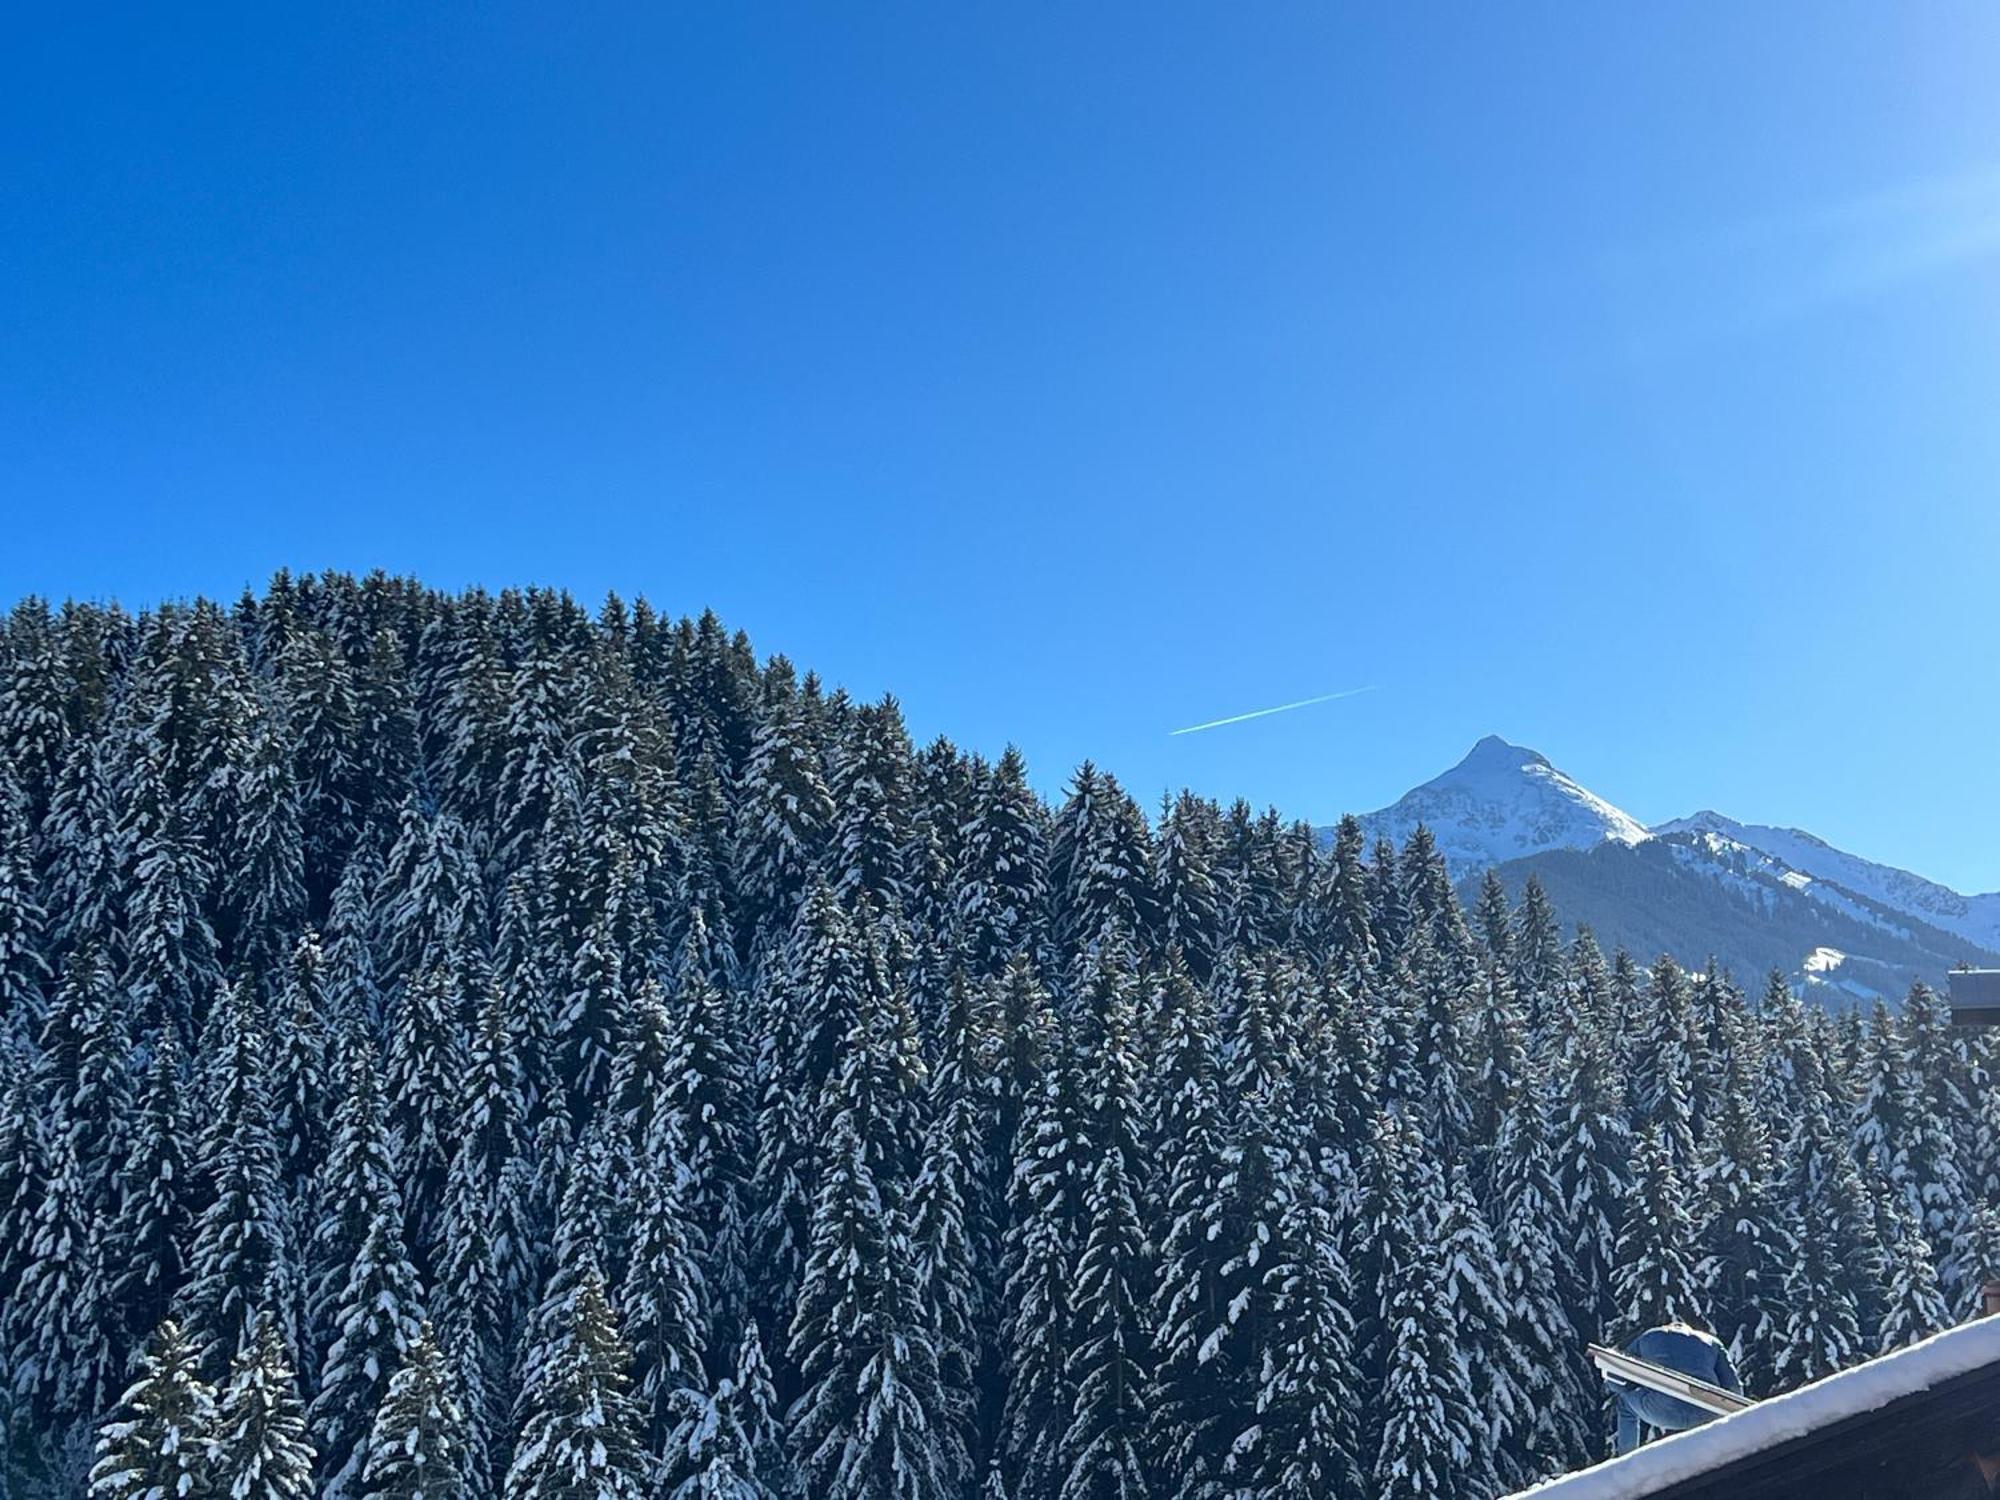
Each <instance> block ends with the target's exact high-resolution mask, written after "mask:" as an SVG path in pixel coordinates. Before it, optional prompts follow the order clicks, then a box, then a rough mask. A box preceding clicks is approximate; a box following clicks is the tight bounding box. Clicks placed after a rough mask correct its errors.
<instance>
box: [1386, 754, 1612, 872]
mask: <svg viewBox="0 0 2000 1500" xmlns="http://www.w3.org/2000/svg"><path fill="white" fill-rule="evenodd" d="M1419 823H1422V824H1423V825H1424V826H1425V827H1427V828H1429V829H1430V831H1431V834H1432V836H1433V837H1435V838H1436V839H1437V842H1438V848H1439V849H1440V850H1441V851H1442V852H1443V854H1444V857H1445V861H1446V863H1447V864H1449V865H1450V866H1451V870H1452V873H1453V874H1454V875H1459V876H1463V875H1466V874H1468V873H1476V872H1477V871H1480V870H1483V869H1485V868H1487V867H1488V866H1489V865H1497V864H1504V863H1506V862H1507V861H1508V860H1512V859H1521V858H1524V857H1526V856H1528V855H1532V854H1540V853H1543V852H1544V851H1546V850H1550V849H1592V848H1595V847H1596V846H1597V845H1599V844H1603V843H1614V844H1625V845H1632V844H1641V843H1644V842H1645V841H1646V839H1647V838H1648V837H1650V835H1649V834H1648V833H1647V832H1646V829H1645V827H1644V825H1642V824H1641V823H1640V822H1639V821H1638V820H1637V819H1636V818H1634V817H1632V816H1631V815H1630V814H1629V813H1626V812H1624V811H1623V810H1622V809H1620V808H1617V807H1614V806H1612V805H1611V804H1610V803H1609V802H1606V801H1605V800H1604V799H1603V798H1602V797H1600V796H1598V795H1597V794H1596V793H1595V792H1592V791H1590V790H1588V789H1587V788H1585V787H1583V786H1580V785H1578V784H1577V783H1576V782H1575V781H1573V780H1572V779H1571V778H1570V777H1568V776H1566V775H1564V774H1563V773H1562V772H1561V771H1559V770H1557V769H1556V768H1555V767H1554V766H1552V765H1550V764H1549V762H1548V759H1547V758H1546V757H1545V756H1542V755H1539V754H1537V753H1536V752H1535V751H1533V750H1528V749H1524V748H1523V747H1522V746H1520V745H1510V744H1508V743H1507V741H1505V740H1503V739H1501V738H1500V737H1499V736H1498V735H1492V734H1489V735H1488V736H1487V737H1486V738H1485V739H1483V740H1481V741H1480V742H1479V743H1478V744H1476V745H1474V746H1473V747H1472V753H1471V754H1469V755H1467V756H1466V757H1465V759H1464V760H1462V761H1460V762H1459V763H1458V764H1457V765H1455V766H1453V767H1452V768H1451V769H1450V770H1449V771H1446V772H1445V773H1444V774H1443V775H1442V776H1439V777H1436V778H1435V779H1433V780H1431V781H1427V782H1425V783H1424V784H1423V785H1422V786H1420V787H1417V788H1416V789H1415V790H1414V791H1411V792H1408V793H1406V794H1405V795H1404V796H1403V797H1402V798H1400V799H1399V800H1398V801H1397V802H1395V803H1394V804H1393V805H1392V806H1389V807H1385V808H1383V809H1382V810H1381V811H1379V812H1374V813H1370V814H1368V815H1367V816H1366V817H1364V818H1363V819H1362V820H1361V825H1362V827H1363V828H1365V829H1366V830H1367V831H1368V833H1369V835H1370V836H1371V837H1377V836H1384V835H1386V836H1387V837H1388V838H1391V839H1393V840H1395V842H1396V843H1397V844H1399V845H1400V844H1401V843H1402V842H1403V840H1405V839H1407V838H1408V837H1409V836H1410V834H1411V833H1412V832H1413V831H1414V830H1415V828H1416V826H1417V825H1418V824H1419Z"/></svg>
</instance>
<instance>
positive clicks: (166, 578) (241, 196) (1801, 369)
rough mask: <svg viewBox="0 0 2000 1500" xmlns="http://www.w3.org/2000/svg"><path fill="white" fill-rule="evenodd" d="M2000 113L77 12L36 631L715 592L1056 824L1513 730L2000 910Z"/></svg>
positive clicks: (1720, 81)
mask: <svg viewBox="0 0 2000 1500" xmlns="http://www.w3.org/2000/svg"><path fill="white" fill-rule="evenodd" d="M1996 76H2000V10H1996V9H1994V8H1993V7H1991V6H1985V5H1973V4H1957V3H1946V4H1940V5H1936V6H1926V7H1923V8H1922V9H1921V10H1920V11H1919V10H1901V9H1893V8H1882V7H1879V6H1858V5H1844V4H1826V3H1812V4H1795V5H1788V4H1779V3H1771V4H1762V5H1756V6H1725V5H1720V4H1714V5H1707V4H1703V5H1687V6H1618V7H1604V6H1588V5H1577V6H1561V5H1550V6H1535V7H1526V8H1523V7H1517V6H1508V7H1501V6H1489V7H1454V8H1452V9H1451V10H1450V11H1449V13H1448V14H1447V12H1445V11H1441V10H1438V9H1437V8H1435V7H1384V6H1337V5H1329V4H1325V3H1319V4H1311V5H1284V4H1259V5H1253V6H1228V7H1224V6H1219V5H1200V6H1188V5H1160V4H1147V5H1138V4H1130V5H1124V4H1109V3H1107V4H1094V5H1088V6H1055V5H1021V6H1005V7H1003V6H956V5H946V6H936V5H923V6H919V5H890V4H884V5H867V6H826V5H811V6H808V5H793V4H780V3H771V4H760V5H751V6H720V5H714V6H711V5H689V6H632V7H616V6H601V5H588V4H586V5H579V6H547V5H540V6H531V5H525V4H505V3H502V4H482V5H479V6H469V5H436V6H423V7H408V6H389V5H357V6H343V7H325V8H314V7H288V6H269V5H259V6H246V7H242V8H240V9H237V8H206V7H200V6H193V7H158V6H152V7H144V8H136V9H133V10H131V11H129V12H121V11H119V10H118V9H116V8H109V9H106V8H96V7H92V8H87V9H82V10H80V9H78V8H75V7H61V6H43V7H36V8H32V11H31V12H28V13H23V14H22V15H21V16H20V17H18V18H16V20H15V21H14V23H13V25H12V26H11V27H10V31H9V39H8V45H7V47H6V48H5V49H4V52H0V160H4V163H5V167H4V170H3V171H0V518H3V519H4V522H5V533H4V534H5V536H6V545H5V546H4V547H0V599H7V600H11V599H13V598H17V597H19V596H20V595H22V594H24V593H27V592H38V593H44V594H49V595H54V596H61V595H64V594H76V595H80V596H99V597H101V596H116V597H119V598H122V599H124V600H127V601H128V602H133V603H140V602H145V601H149V600H153V599H157V598H159V597H161V596H163V595H179V594H185V593H189V592H193V591H197V590H203V591H210V592H216V591H220V592H224V593H226V594H231V595H233V594H234V593H235V592H236V591H237V590H238V589H239V588H240V587H241V586H242V585H243V584H244V583H245V582H246V581H261V580H262V579H263V578H264V577H266V576H267V575H268V574H269V573H270V571H271V570H272V569H273V568H275V567H277V566H279V565H290V566H292V567H294V568H314V567H320V566H336V567H345V568H356V569H363V568H369V567H375V566H380V567H384V568H388V569H392V570H408V571H414V572H416V573H418V574H421V575H422V576H423V577H425V578H426V579H428V580H430V581H432V582H435V583H437V584H440V585H446V586H457V585H461V584H465V583H469V582H480V583H485V584H488V585H500V584H504V583H516V582H529V581H536V582H543V583H550V584H557V585H562V586H566V587H569V588H571V589H572V590H574V591H576V592H577V593H578V594H580V595H582V596H585V597H588V598H595V597H597V596H599V595H601V594H602V593H603V592H604V591H605V590H607V589H611V588H616V589H618V590H620V591H622V592H626V593H628V594H630V593H638V592H644V593H646V594H647V595H649V596H650V597H651V598H653V599H654V600H655V601H656V602H657V603H659V604H661V605H662V606H664V607H668V608H671V609H675V610H680V609H694V608H699V607H700V606H701V605H703V604H713V605H714V606H715V607H716V608H717V609H718V610H720V611H721V612H722V613H723V614H724V615H725V616H726V617H727V618H728V619H729V620H730V621H731V622H733V623H736V624H740V625H742V626H743V627H745V628H747V629H748V630H750V632H751V633H752V635H753V637H754V638H755V640H756V641H757V643H758V644H759V646H760V647H762V648H764V649H767V650H779V649H781V650H784V651H785V652H787V653H788V654H789V655H791V656H792V657H793V658H794V659H795V660H797V661H799V662H801V663H802V664H805V665H810V666H814V667H816V668H817V669H818V670H820V672H821V673H822V674H823V675H824V676H826V677H827V678H829V679H830V680H833V681H837V682H841V683H844V684H846V685H848V686H849V687H850V688H851V689H853V690H854V691H856V692H859V693H863V694H871V695H872V694H875V693H878V692H881V691H883V690H894V691H896V692H897V693H898V694H899V695H900V696H901V697H902V699H903V701H904V703H905V707H906V710H907V712H908V715H909V718H910V720H911V724H912V727H913V729H914V730H915V731H916V732H918V733H919V734H921V735H929V734H933V733H938V732H945V733H949V734H951V735H952V736H953V737H955V738H957V739H958V740H960V741H961V742H963V743H965V744H968V745H971V746H977V747H981V748H985V749H987V750H997V749H998V748H999V747H1000V746H1001V745H1002V744H1004V743H1005V742H1006V741H1008V740H1010V739H1012V740H1014V741H1017V742H1018V743H1020V744H1021V745H1022V747H1023V748H1024V749H1025V750H1026V752H1027V753H1028V755H1029V757H1030V761H1031V764H1032V766H1033V767H1034V769H1035V771H1036V774H1037V777H1038V779H1039V780H1040V781H1041V782H1042V783H1043V785H1044V786H1045V787H1048V788H1050V789H1051V790H1053V789H1055V788H1056V787H1058V786H1059V784H1060V782H1061V781H1062V779H1063V778H1064V777H1065V776H1066V775H1067V772H1068V770H1069V768H1070V767H1071V766H1073V765H1074V764H1075V763H1076V762H1077V761H1079V760H1081V759H1082V758H1084V757H1085V756H1090V757H1093V758H1095V759H1096V760H1097V761H1099V762H1100V763H1101V764H1104V765H1106V766H1108V767H1110V768H1111V769H1113V770H1115V771H1117V772H1118V773H1119V774H1120V775H1121V776H1122V777H1123V778H1124V779H1125V780H1126V782H1127V784H1128V785H1130V786H1131V787H1133V788H1134V790H1136V791H1138V792H1140V793H1141V794H1142V795H1144V796H1147V797H1151V796H1153V795H1155V794H1157V793H1158V792H1159V791H1161V790H1162V789H1164V788H1167V787H1178V786H1180V785H1182V784H1189V785H1192V786H1194V787H1196V788H1197V789H1199V790H1201V791H1204V792H1208V793H1212V794H1216V795H1219V796H1225V797H1228V796H1234V795H1237V794H1242V795H1245V796H1248V797H1250V798H1251V799H1253V801H1256V802H1258V803H1259V804H1262V803H1265V802H1275V803H1277V804H1278V805H1279V806H1280V807H1281V808H1283V809H1284V810H1285V811H1287V812H1288V813H1292V814H1299V815H1307V816H1311V817H1314V818H1315V819H1321V818H1326V817H1329V816H1331V815H1333V814H1336V813H1338V812H1339V811H1341V810H1342V809H1344V808H1349V807H1353V808H1368V807H1373V806H1376V805H1379V804H1381V803H1383V802H1386V801H1388V800H1389V799H1391V798H1392V797H1394V796H1396V795H1397V794H1399V793H1400V792H1401V791H1403V790H1404V789H1405V788H1406V787H1407V786H1408V785H1410V784H1411V783H1412V782H1414V781H1416V780H1419V779H1422V778H1423V777H1425V776H1428V775H1430V774H1431V773H1433V772H1435V771H1437V770H1439V769H1441V768H1442V767H1443V766H1445V765H1446V764H1449V763H1450V762H1452V761H1454V760H1456V759H1457V758H1458V756H1459V755H1461V754H1462V753H1463V752H1464V750H1465V749H1466V748H1467V747H1468V746H1469V745H1470V744H1471V743H1472V741H1473V740H1474V739H1476V738H1477V737H1478V736H1480V735H1481V734H1484V733H1486V732H1488V731H1497V732H1499V733H1502V734H1504V735H1506V736H1507V737H1509V738H1511V739H1514V740H1517V741H1521V742H1524V743H1528V744H1531V745H1534V746H1536V747H1538V748H1540V749H1541V750H1543V751H1544V752H1546V753H1547V754H1548V755H1549V756H1550V757H1551V758H1552V759H1554V760H1555V761H1556V762H1557V763H1558V764H1559V765H1562V766H1564V767H1565V768H1566V769H1568V770H1570V771H1571V772H1572V773H1573V774H1575V775H1576V776H1577V777H1578V778H1579V779H1581V780H1583V781H1584V782H1585V783H1586V784H1588V785H1590V786H1592V787H1594V788H1595V789H1597V790H1599V791H1601V792H1602V793H1604V794H1605V795H1607V796H1609V797H1611V798H1612V799H1613V800H1615V801H1618V802H1620V803H1621V804H1622V805H1624V806H1626V807H1627V808H1628V809H1629V810H1630V811H1632V812H1633V813H1634V814H1635V815H1637V816H1639V817H1642V818H1644V819H1647V820H1655V819H1659V818H1665V817H1670V816H1675V815H1679V814H1683V813H1686V812H1689V811H1692V810H1694V809H1695V808H1697V807H1702V806H1713V807H1716V808H1719V809H1721V810H1723V811H1725V812H1728V813H1730V814H1732V815H1734V816H1738V817H1743V818H1747V819H1755V820H1761V821H1773V822H1785V823H1796V824H1799V825H1802V826H1805V827H1807V828H1810V829H1812V830H1814V831H1816V832H1818V833H1820V834H1822V835H1823V836H1825V837H1827V838H1830V839H1832V840H1834V841H1835V842H1837V843H1841V844H1843V845H1845V846H1847V847H1850V848H1853V849H1854V850H1856V851H1858V852H1860V853H1864V854H1868V855H1872V856H1875V857H1879V858H1886V859H1891V860H1894V861H1897V862H1899V863H1904V864H1907V865H1910V866H1912V867H1915V868H1918V869H1920V870H1922V871H1924V872H1926V873H1929V874H1932V875H1934V876H1937V877H1938V878H1942V879H1945V880H1948V881H1951V882H1953V883H1955V884H1957V885H1959V886H1960V887H1961V888H1978V889H1990V888H1994V887H2000V838H1996V837H1995V830H1996V829H2000V774H1996V765H1995V744H1996V740H2000V685H1996V677H2000V673H1996V656H2000V609H1996V600H1995V580H1996V578H2000V480H1996V476H2000V422H1996V420H1995V418H1994V395H1995V392H1996V390H2000V94H1996V92H1995V90H1994V88H1993V86H1992V80H1993V78H1994V77H1996ZM1364 685H1373V686H1375V687H1376V688H1377V691H1374V692H1370V693H1366V694H1362V695H1358V696H1353V697H1348V698H1342V699H1339V700H1337V701H1332V702H1327V703H1323V704H1319V705H1316V706H1314V707H1310V708H1304V709H1300V710H1297V711H1295V712H1292V713H1287V714H1279V715H1273V716H1269V717H1265V718H1261V719H1256V720H1251V721H1246V722H1243V723H1240V724H1236V725H1232V726H1229V727H1225V728H1220V729H1215V730H1211V731H1207V732H1204V733H1200V734H1193V735H1180V736H1173V735H1170V734H1169V731H1170V730H1172V729H1175V728H1179V727H1183V726H1186V725H1190V724H1193V723H1197V722H1201V721H1205V720H1210V719H1215V718H1221V717H1226V716H1230V715H1233V714H1236V713H1241V712H1244V711H1247V710H1251V709H1256V708H1261V707H1266V706H1269V705H1273V704H1278V703H1286V702H1292V701H1296V700H1300V699H1304V698H1309V697H1314V696H1317V695H1320V694H1325V693H1332V692H1337V691H1341V690H1344V689H1348V688H1353V687H1359V686H1364Z"/></svg>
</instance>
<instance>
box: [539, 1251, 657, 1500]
mask: <svg viewBox="0 0 2000 1500" xmlns="http://www.w3.org/2000/svg"><path fill="white" fill-rule="evenodd" d="M630 1359H631V1356H630V1353H629V1351H628V1350H627V1349H626V1347H625V1341H624V1338H623V1337H622V1335H621V1334H620V1333H619V1330H618V1319H617V1316H616V1314H615V1313H614V1312H613V1311H612V1308H611V1304H610V1302H609V1301H608V1300H607V1299H606V1297H605V1292H604V1278H603V1276H601V1275H600V1274H599V1273H598V1271H597V1269H596V1268H595V1267H594V1266H588V1265H586V1266H584V1267H582V1268H581V1269H580V1271H579V1272H578V1275H577V1278H576V1293H575V1295H574V1297H572V1298H571V1299H569V1302H568V1305H567V1307H566V1308H565V1309H564V1311H563V1313H562V1314H561V1327H560V1329H559V1330H558V1331H557V1334H556V1337H555V1339H554V1341H553V1344H552V1347H551V1349H550V1351H549V1356H548V1359H547V1363H546V1366H545V1368H544V1370H543V1372H542V1375H541V1378H540V1379H539V1380H538V1381H537V1382H536V1383H535V1385H534V1386H533V1388H532V1389H531V1390H530V1391H528V1392H527V1393H526V1394H525V1396H524V1400H525V1401H526V1410H525V1414H524V1416H523V1418H522V1422H521V1431H520V1436H519V1438H518V1440H517V1441H516V1443H515V1445H514V1461H513V1464H512V1466H511V1467H510V1468H509V1469H508V1471H507V1482H506V1486H505V1490H504V1493H505V1495H506V1500H641V1497H644V1496H646V1495H648V1494H649V1493H650V1489H651V1482H652V1471H653V1468H654V1463H653V1460H652V1459H651V1458H650V1457H649V1456H648V1455H647V1453H646V1450H645V1447H644V1439H643V1436H642V1433H643V1430H644V1420H643V1418H642V1416H641V1414H640V1412H639V1409H638V1406H637V1404H636V1403H635V1402H634V1401H633V1400H632V1396H631V1393H630V1389H629V1381H628V1378H627V1373H626V1371H627V1367H628V1365H629V1363H630Z"/></svg>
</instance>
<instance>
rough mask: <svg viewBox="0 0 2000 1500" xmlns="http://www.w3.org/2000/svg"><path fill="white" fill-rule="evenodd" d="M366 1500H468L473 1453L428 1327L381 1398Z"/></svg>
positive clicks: (447, 1369)
mask: <svg viewBox="0 0 2000 1500" xmlns="http://www.w3.org/2000/svg"><path fill="white" fill-rule="evenodd" d="M366 1450H367V1457H366V1461H365V1463H364V1465H363V1467H362V1471H361V1476H360V1488H359V1489H358V1491H356V1493H358V1494H360V1495H361V1496H363V1497H364V1500H464V1497H466V1496H468V1495H470V1494H473V1493H475V1491H474V1488H473V1486H471V1485H470V1484H469V1483H468V1479H467V1471H468V1469H469V1468H470V1467H471V1465H472V1463H473V1462H474V1457H475V1451H476V1450H475V1448H474V1445H473V1443H472V1441H471V1436H470V1434H469V1433H468V1431H467V1423H466V1416H465V1411H464V1409H463V1408H462V1407H461V1406H460V1405H459V1400H458V1391H457V1383H456V1382H455V1381H454V1380H453V1378H452V1368H451V1362H450V1361H449V1360H448V1359H447V1358H446V1357H445V1354H444V1351H443V1349H442V1348H441V1347H439V1344H438V1340H437V1336H436V1335H435V1334H434V1333H432V1331H431V1327H430V1325H429V1324H428V1323H426V1324H424V1325H422V1326H421V1327H420V1328H419V1329H418V1330H417V1334H416V1337H415V1338H414V1339H412V1340H411V1342H410V1346H409V1348H408V1350H407V1351H405V1353H404V1355H403V1358H402V1362H401V1364H400V1366H399V1367H398V1369H397V1370H396V1373H395V1375H394V1376H393V1377H392V1378H391V1379H390V1381H389V1384H388V1387H387V1389H386V1390H385V1391H384V1392H383V1393H382V1400H381V1404H380V1405H379V1406H378V1407H377V1408H376V1409H375V1413H374V1421H373V1424H372V1425H371V1427H370V1429H369V1433H368V1439H367V1443H366Z"/></svg>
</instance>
